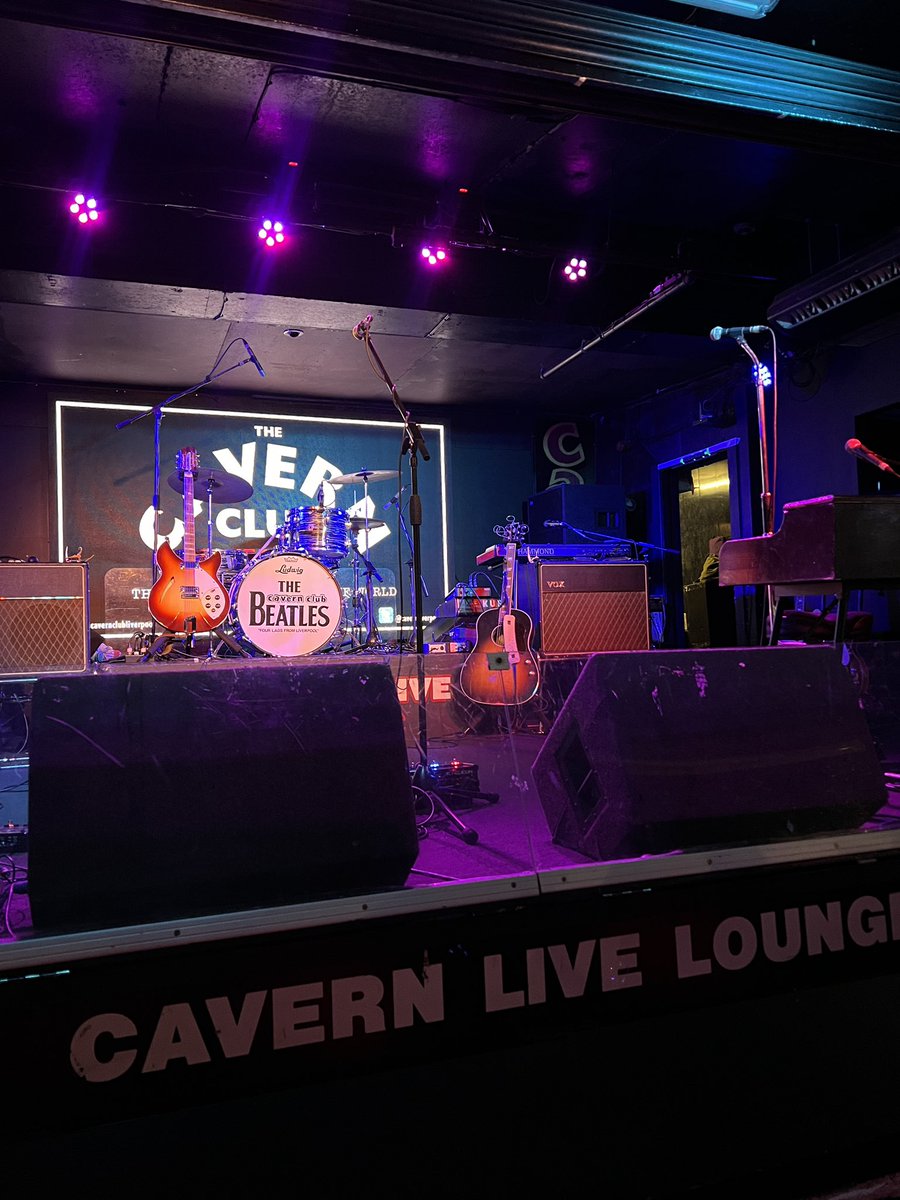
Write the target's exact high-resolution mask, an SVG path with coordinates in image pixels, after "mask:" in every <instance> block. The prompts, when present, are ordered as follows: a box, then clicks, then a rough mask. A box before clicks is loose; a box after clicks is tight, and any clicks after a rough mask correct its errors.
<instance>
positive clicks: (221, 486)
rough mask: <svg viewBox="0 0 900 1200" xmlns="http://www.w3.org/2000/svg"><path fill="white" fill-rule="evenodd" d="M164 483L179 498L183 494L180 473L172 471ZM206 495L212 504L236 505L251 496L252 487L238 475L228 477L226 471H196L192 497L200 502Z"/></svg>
mask: <svg viewBox="0 0 900 1200" xmlns="http://www.w3.org/2000/svg"><path fill="white" fill-rule="evenodd" d="M166 483H168V485H169V487H170V488H171V489H172V491H173V492H177V493H178V494H179V496H180V495H182V493H183V492H184V479H183V473H182V472H181V471H173V472H172V474H171V475H170V476H169V478H168V479H167V480H166ZM206 495H208V496H209V498H210V500H211V501H212V502H213V504H237V503H238V502H239V501H241V500H247V499H249V498H250V496H252V495H253V485H252V484H250V483H248V482H247V481H246V479H241V478H240V476H238V475H229V474H228V472H227V471H210V470H206V471H203V470H199V469H198V471H197V473H196V475H195V477H194V496H195V497H196V498H197V499H198V500H200V499H201V498H202V497H203V496H206Z"/></svg>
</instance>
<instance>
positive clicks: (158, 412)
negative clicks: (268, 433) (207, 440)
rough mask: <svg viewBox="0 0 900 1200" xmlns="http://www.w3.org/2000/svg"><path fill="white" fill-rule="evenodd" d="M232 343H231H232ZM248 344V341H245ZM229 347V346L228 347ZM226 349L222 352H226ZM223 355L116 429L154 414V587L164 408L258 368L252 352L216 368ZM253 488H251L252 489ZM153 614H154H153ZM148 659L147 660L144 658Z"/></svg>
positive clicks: (152, 571)
mask: <svg viewBox="0 0 900 1200" xmlns="http://www.w3.org/2000/svg"><path fill="white" fill-rule="evenodd" d="M231 344H232V343H229V345H231ZM244 344H245V345H246V343H244ZM226 349H227V347H226ZM248 349H249V347H248ZM224 353H225V351H223V352H222V354H224ZM221 359H222V355H221V354H220V355H219V357H218V358H217V359H216V362H215V363H214V364H213V369H212V370H211V371H210V373H209V374H208V375H206V376H205V377H204V378H203V379H201V380H200V382H199V383H195V384H193V385H192V386H191V387H189V388H185V390H184V391H183V392H175V394H174V395H172V396H167V397H166V399H165V400H161V401H160V403H159V404H154V405H153V407H152V408H148V409H147V410H146V412H141V413H138V414H137V415H136V416H134V417H129V418H128V419H127V420H126V421H119V422H118V423H117V425H116V429H126V428H127V427H128V426H129V425H134V424H135V422H137V421H142V420H143V419H144V417H148V416H149V415H150V414H151V413H152V414H153V549H152V550H151V551H150V586H151V587H152V586H153V584H154V583H156V580H157V577H158V576H157V571H156V568H157V562H156V551H157V550H158V549H159V474H160V471H159V458H160V452H159V441H160V438H159V434H160V427H161V425H162V419H163V409H164V408H166V407H167V406H168V405H170V404H171V403H172V402H173V401H175V400H182V399H184V397H185V396H190V394H191V393H192V392H197V391H199V390H200V388H202V387H206V386H207V384H210V383H213V382H214V381H215V380H216V379H220V378H221V377H222V376H223V375H227V374H228V373H229V372H230V371H236V370H237V369H238V367H243V366H246V365H247V363H253V365H254V366H255V367H256V369H257V370H259V364H258V363H256V362H254V359H253V355H252V354H250V355H249V356H248V357H247V358H242V359H241V361H240V362H236V363H233V364H232V366H230V367H223V368H222V370H221V371H217V370H216V366H217V365H218V363H219V362H221ZM252 490H253V489H252V488H251V491H252ZM151 616H152V614H151ZM151 628H152V629H153V632H154V634H155V632H156V618H155V617H154V618H153V623H152V626H151ZM144 661H146V660H144Z"/></svg>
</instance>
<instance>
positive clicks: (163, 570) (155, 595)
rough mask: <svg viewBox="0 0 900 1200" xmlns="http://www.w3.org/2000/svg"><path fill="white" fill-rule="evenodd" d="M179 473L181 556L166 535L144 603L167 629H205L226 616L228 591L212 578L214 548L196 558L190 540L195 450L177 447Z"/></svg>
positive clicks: (219, 557) (215, 559) (196, 466)
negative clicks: (180, 475) (210, 551)
mask: <svg viewBox="0 0 900 1200" xmlns="http://www.w3.org/2000/svg"><path fill="white" fill-rule="evenodd" d="M175 461H176V463H177V464H178V470H179V471H180V472H181V474H182V480H183V484H184V487H183V496H184V510H183V512H184V554H183V556H182V557H181V558H179V556H178V555H177V554H176V553H175V551H174V550H173V549H172V547H171V546H170V545H169V541H168V538H167V539H166V540H165V541H164V542H162V543H161V544H160V546H159V549H158V550H157V552H156V565H157V567H158V568H159V577H158V578H157V580H156V583H154V585H153V587H152V588H151V589H150V596H149V598H148V601H147V602H148V604H149V606H150V612H151V614H152V616H153V618H154V620H155V621H157V622H158V623H159V624H160V625H162V627H163V629H167V630H169V632H170V633H187V634H192V633H208V632H209V631H210V630H211V629H215V628H216V627H217V626H219V625H221V624H222V622H223V621H224V620H225V618H226V617H227V616H228V609H229V607H230V604H231V602H230V600H229V599H228V593H227V592H226V591H225V589H224V587H223V586H222V584H221V583H220V582H219V580H218V579H217V578H216V572H217V571H218V569H219V566H220V564H221V562H222V555H221V554H220V553H219V551H218V550H215V551H213V553H212V554H211V555H210V556H209V558H205V559H203V560H202V562H198V561H197V552H196V549H195V541H194V476H195V475H196V473H197V471H198V469H199V467H200V460H199V458H198V456H197V451H196V450H191V449H184V450H179V451H178V454H177V455H176V456H175Z"/></svg>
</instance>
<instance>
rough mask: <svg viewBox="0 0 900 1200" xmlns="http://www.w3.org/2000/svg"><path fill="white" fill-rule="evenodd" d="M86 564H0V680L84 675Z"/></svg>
mask: <svg viewBox="0 0 900 1200" xmlns="http://www.w3.org/2000/svg"><path fill="white" fill-rule="evenodd" d="M89 661H90V637H89V634H88V567H87V564H86V563H11V562H9V563H0V675H37V674H40V673H59V672H70V671H84V670H86V669H87V666H88V662H89Z"/></svg>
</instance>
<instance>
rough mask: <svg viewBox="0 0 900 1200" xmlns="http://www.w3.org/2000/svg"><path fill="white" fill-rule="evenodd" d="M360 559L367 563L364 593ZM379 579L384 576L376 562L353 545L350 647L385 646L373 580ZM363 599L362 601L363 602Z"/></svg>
mask: <svg viewBox="0 0 900 1200" xmlns="http://www.w3.org/2000/svg"><path fill="white" fill-rule="evenodd" d="M360 561H362V562H363V563H365V574H366V587H365V592H364V593H363V592H362V591H361V590H360V586H359V564H360ZM373 578H374V579H377V580H378V582H379V583H382V582H383V577H382V576H381V575H379V574H378V571H377V570H376V569H375V565H374V563H373V562H372V561H371V559H369V558H367V557H366V555H365V554H363V553H362V551H361V550H359V549H357V547H356V545H355V544H354V546H353V626H352V628H351V631H350V649H351V650H381V649H383V648H384V642H383V641H382V639H381V635H380V633H379V632H378V626H377V623H376V621H375V593H374V585H373V583H372V580H373ZM361 601H362V602H361ZM360 611H362V612H363V614H364V616H363V619H362V620H360Z"/></svg>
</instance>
